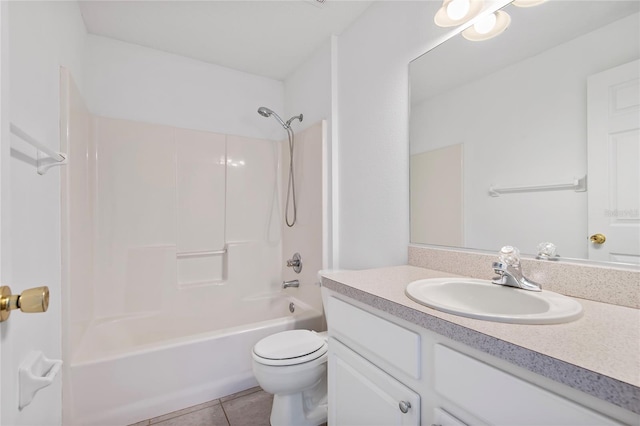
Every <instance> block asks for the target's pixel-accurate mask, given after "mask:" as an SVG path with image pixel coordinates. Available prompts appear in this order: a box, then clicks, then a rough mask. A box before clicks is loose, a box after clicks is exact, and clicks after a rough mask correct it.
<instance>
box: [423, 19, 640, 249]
mask: <svg viewBox="0 0 640 426" xmlns="http://www.w3.org/2000/svg"><path fill="white" fill-rule="evenodd" d="M619 40H628V43H619ZM639 40H640V39H639V37H638V15H637V14H635V15H633V16H629V17H627V18H624V19H622V20H620V21H617V22H614V23H612V24H610V25H607V26H605V27H603V28H601V29H599V30H596V31H593V32H590V33H588V34H586V35H584V36H581V37H578V38H576V39H573V40H571V41H569V42H566V43H564V44H561V45H559V46H555V47H554V48H552V49H549V50H547V51H546V52H543V53H541V54H539V55H536V56H534V57H531V58H529V59H526V60H524V61H521V62H519V63H516V64H513V65H511V66H509V67H506V68H505V69H502V70H500V71H498V72H496V73H493V74H491V75H489V76H486V77H483V78H481V79H479V80H476V81H474V82H472V83H469V84H467V85H464V86H462V87H459V88H456V89H454V90H452V91H450V92H447V93H444V94H441V95H438V96H435V97H433V98H431V99H428V100H427V101H425V102H422V103H421V104H419V105H416V106H415V107H414V108H413V110H412V113H411V114H412V118H411V125H412V127H411V140H412V150H414V151H415V152H422V151H425V150H434V149H438V148H441V147H443V146H451V145H455V144H458V143H461V142H464V146H465V149H464V152H465V158H464V164H465V166H464V168H465V178H464V191H465V196H464V206H465V244H464V246H465V247H474V248H479V249H487V250H493V251H497V250H499V249H500V247H502V246H504V245H506V244H512V245H515V246H517V247H519V248H520V250H521V251H522V252H523V253H528V254H532V253H535V252H536V246H537V245H538V243H541V242H543V241H551V242H553V243H554V244H556V246H557V247H558V250H559V254H560V255H562V256H563V257H571V258H580V259H585V258H587V257H588V253H587V248H588V246H587V241H586V236H585V232H586V230H587V192H575V191H552V192H536V193H525V194H512V195H505V196H501V197H499V198H495V197H491V196H490V195H489V194H488V189H489V186H491V185H497V186H511V185H534V184H544V183H555V182H571V181H572V180H573V178H578V177H582V176H585V174H586V173H587V158H586V156H587V111H586V96H587V93H586V92H587V78H588V76H589V75H592V74H595V73H598V72H600V71H603V70H606V69H609V68H612V67H614V66H617V65H620V64H623V63H626V62H629V61H631V60H633V59H635V58H637V57H638V49H639V43H640V41H639ZM595 46H597V47H595ZM587 52H592V53H591V54H588V53H587ZM523 82H526V84H523ZM485 112H488V114H487V113H485ZM460 123H464V125H460ZM488 166H489V167H488ZM523 224H526V226H523Z"/></svg>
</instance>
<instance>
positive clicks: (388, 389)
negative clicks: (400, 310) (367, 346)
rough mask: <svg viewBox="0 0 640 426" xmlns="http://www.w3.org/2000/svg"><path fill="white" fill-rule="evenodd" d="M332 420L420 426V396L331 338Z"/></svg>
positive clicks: (370, 425) (366, 424)
mask: <svg viewBox="0 0 640 426" xmlns="http://www.w3.org/2000/svg"><path fill="white" fill-rule="evenodd" d="M329 424H331V425H350V426H355V425H362V426H374V425H380V426H389V425H407V426H410V425H416V426H417V425H419V424H420V396H419V395H418V394H417V393H416V392H414V391H413V390H411V389H409V388H408V387H406V386H404V385H403V384H402V383H400V382H399V381H398V380H396V379H394V378H393V377H391V376H390V375H389V374H387V373H385V372H384V371H383V370H381V369H380V368H378V367H376V366H375V365H373V364H372V363H370V362H369V361H367V360H366V359H364V358H363V357H361V356H360V355H358V354H357V353H355V352H354V351H352V350H351V349H349V348H348V347H346V346H345V345H343V344H342V343H340V342H339V341H338V340H336V339H334V338H330V339H329Z"/></svg>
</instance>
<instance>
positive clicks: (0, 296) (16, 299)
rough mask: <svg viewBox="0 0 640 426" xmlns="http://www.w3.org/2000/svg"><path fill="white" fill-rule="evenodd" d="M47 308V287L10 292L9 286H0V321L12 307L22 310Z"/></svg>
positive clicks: (5, 318) (38, 310) (42, 309)
mask: <svg viewBox="0 0 640 426" xmlns="http://www.w3.org/2000/svg"><path fill="white" fill-rule="evenodd" d="M48 308H49V287H46V286H43V287H35V288H30V289H28V290H25V291H23V292H22V294H11V288H10V287H9V286H1V287H0V322H2V321H6V320H7V319H8V318H9V315H10V314H11V311H12V310H14V309H20V310H21V311H22V312H26V313H33V312H46V311H47V309H48Z"/></svg>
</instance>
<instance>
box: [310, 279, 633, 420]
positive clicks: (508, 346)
mask: <svg viewBox="0 0 640 426" xmlns="http://www.w3.org/2000/svg"><path fill="white" fill-rule="evenodd" d="M438 277H459V275H455V274H449V273H446V272H441V271H435V270H430V269H425V268H419V267H415V266H396V267H388V268H379V269H370V270H364V271H346V272H334V273H326V274H324V277H323V279H322V285H323V286H324V287H327V288H328V289H330V290H333V291H335V292H337V293H340V294H343V295H345V296H348V297H350V298H353V299H355V300H358V301H360V302H362V303H365V304H367V305H370V306H372V307H373V308H376V309H380V310H381V311H384V312H387V313H389V314H392V315H394V316H396V317H399V318H402V319H404V320H406V321H409V322H411V323H414V324H416V325H418V326H421V327H424V328H426V329H429V330H432V331H434V332H436V333H438V334H440V335H443V336H445V337H448V338H451V339H452V340H455V341H458V342H461V343H464V344H466V345H468V346H471V347H473V348H476V349H479V350H481V351H483V352H486V353H489V354H491V355H493V356H496V357H498V358H501V359H504V360H506V361H509V362H511V363H513V364H516V365H518V366H520V367H523V368H526V369H527V370H529V371H532V372H534V373H537V374H540V375H542V376H545V377H547V378H550V379H552V380H555V381H557V382H560V383H563V384H566V385H568V386H570V387H572V388H575V389H578V390H580V391H582V392H585V393H587V394H590V395H593V396H595V397H597V398H600V399H603V400H605V401H608V402H611V403H613V404H615V405H617V406H620V407H622V408H625V409H627V410H629V411H632V412H634V413H638V414H640V310H638V309H633V308H627V307H623V306H618V305H611V304H607V303H601V302H594V301H590V300H585V299H577V298H576V300H578V301H579V302H580V303H581V304H582V307H583V316H582V317H581V318H580V319H578V320H576V321H573V322H570V323H566V324H552V325H525V324H505V323H499V322H491V321H483V320H476V319H472V318H466V317H461V316H457V315H452V314H448V313H445V312H440V311H437V310H435V309H431V308H429V307H427V306H424V305H421V304H419V303H416V302H414V301H412V300H411V299H409V298H408V297H407V296H406V295H405V292H404V291H405V287H406V286H407V284H409V283H410V282H411V281H415V280H419V279H424V278H438Z"/></svg>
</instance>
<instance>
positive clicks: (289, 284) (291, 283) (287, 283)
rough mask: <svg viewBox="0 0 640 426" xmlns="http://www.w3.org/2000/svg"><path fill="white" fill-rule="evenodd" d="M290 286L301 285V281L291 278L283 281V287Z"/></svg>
mask: <svg viewBox="0 0 640 426" xmlns="http://www.w3.org/2000/svg"><path fill="white" fill-rule="evenodd" d="M288 287H300V281H298V280H291V281H282V288H288Z"/></svg>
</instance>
